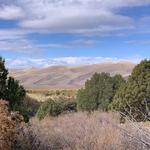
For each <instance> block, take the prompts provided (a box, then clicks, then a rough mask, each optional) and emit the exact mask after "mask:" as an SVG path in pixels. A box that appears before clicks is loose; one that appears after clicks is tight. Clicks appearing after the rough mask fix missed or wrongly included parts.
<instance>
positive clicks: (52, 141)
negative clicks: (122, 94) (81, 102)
mask: <svg viewBox="0 0 150 150" xmlns="http://www.w3.org/2000/svg"><path fill="white" fill-rule="evenodd" d="M21 119H22V118H21V116H20V115H19V114H16V113H10V112H9V111H8V109H7V104H6V103H5V102H4V101H0V129H1V130H0V131H1V134H0V149H3V150H61V149H63V150H104V149H105V150H126V149H128V150H148V149H149V148H150V128H149V126H148V125H145V124H144V123H141V124H139V123H133V122H130V120H127V122H126V123H125V124H120V116H119V114H116V113H101V112H93V113H91V114H89V113H86V112H84V113H83V112H78V113H71V114H66V115H60V116H59V117H51V118H50V117H46V118H44V119H43V120H42V121H39V119H38V118H32V119H31V120H30V122H29V123H28V124H25V123H23V122H22V123H21V121H22V120H21Z"/></svg>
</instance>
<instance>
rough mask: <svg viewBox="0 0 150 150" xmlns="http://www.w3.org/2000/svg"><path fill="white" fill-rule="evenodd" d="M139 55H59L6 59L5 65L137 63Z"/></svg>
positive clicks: (27, 66) (19, 66)
mask: <svg viewBox="0 0 150 150" xmlns="http://www.w3.org/2000/svg"><path fill="white" fill-rule="evenodd" d="M141 59H142V58H140V57H133V58H126V59H118V58H106V57H61V58H50V59H31V58H22V59H6V65H7V67H8V68H31V67H35V68H43V67H50V66H80V65H90V64H99V63H106V62H112V63H116V62H120V61H129V62H132V63H138V62H139V61H141Z"/></svg>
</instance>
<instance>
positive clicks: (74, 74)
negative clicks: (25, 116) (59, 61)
mask: <svg viewBox="0 0 150 150" xmlns="http://www.w3.org/2000/svg"><path fill="white" fill-rule="evenodd" d="M134 66H135V64H133V63H131V62H117V63H113V62H108V63H102V64H94V65H85V66H78V67H68V66H52V67H48V68H31V69H15V70H11V71H10V75H11V76H13V77H14V78H15V79H17V80H19V81H20V83H21V84H22V85H24V86H25V87H26V88H79V87H82V86H83V85H84V83H85V81H86V80H87V79H88V78H90V77H91V76H92V75H93V74H94V73H95V72H99V73H100V72H108V73H110V74H111V75H115V74H121V75H123V76H124V77H125V78H127V77H128V75H130V73H131V71H132V69H133V68H134Z"/></svg>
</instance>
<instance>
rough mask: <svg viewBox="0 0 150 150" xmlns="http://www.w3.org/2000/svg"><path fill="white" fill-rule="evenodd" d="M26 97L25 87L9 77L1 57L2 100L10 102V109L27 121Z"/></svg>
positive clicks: (0, 89) (0, 87)
mask: <svg viewBox="0 0 150 150" xmlns="http://www.w3.org/2000/svg"><path fill="white" fill-rule="evenodd" d="M25 95H26V91H25V89H24V88H23V86H20V85H19V82H18V81H16V80H15V79H14V78H12V77H8V70H7V69H6V68H5V60H4V59H3V58H2V57H0V99H4V100H7V101H9V106H10V109H11V110H13V111H19V112H20V113H21V114H22V115H23V116H24V117H25V119H26V121H27V120H28V118H27V112H26V111H25V110H24V108H23V100H24V98H25Z"/></svg>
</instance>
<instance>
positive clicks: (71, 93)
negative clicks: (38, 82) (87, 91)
mask: <svg viewBox="0 0 150 150" xmlns="http://www.w3.org/2000/svg"><path fill="white" fill-rule="evenodd" d="M77 91H78V89H59V90H58V89H50V90H48V89H36V90H35V89H28V90H27V95H28V96H29V97H31V98H33V99H35V100H37V101H38V102H44V101H46V100H47V99H50V98H51V99H53V100H58V99H68V100H69V99H70V100H71V99H72V100H73V99H75V97H76V94H77Z"/></svg>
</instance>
